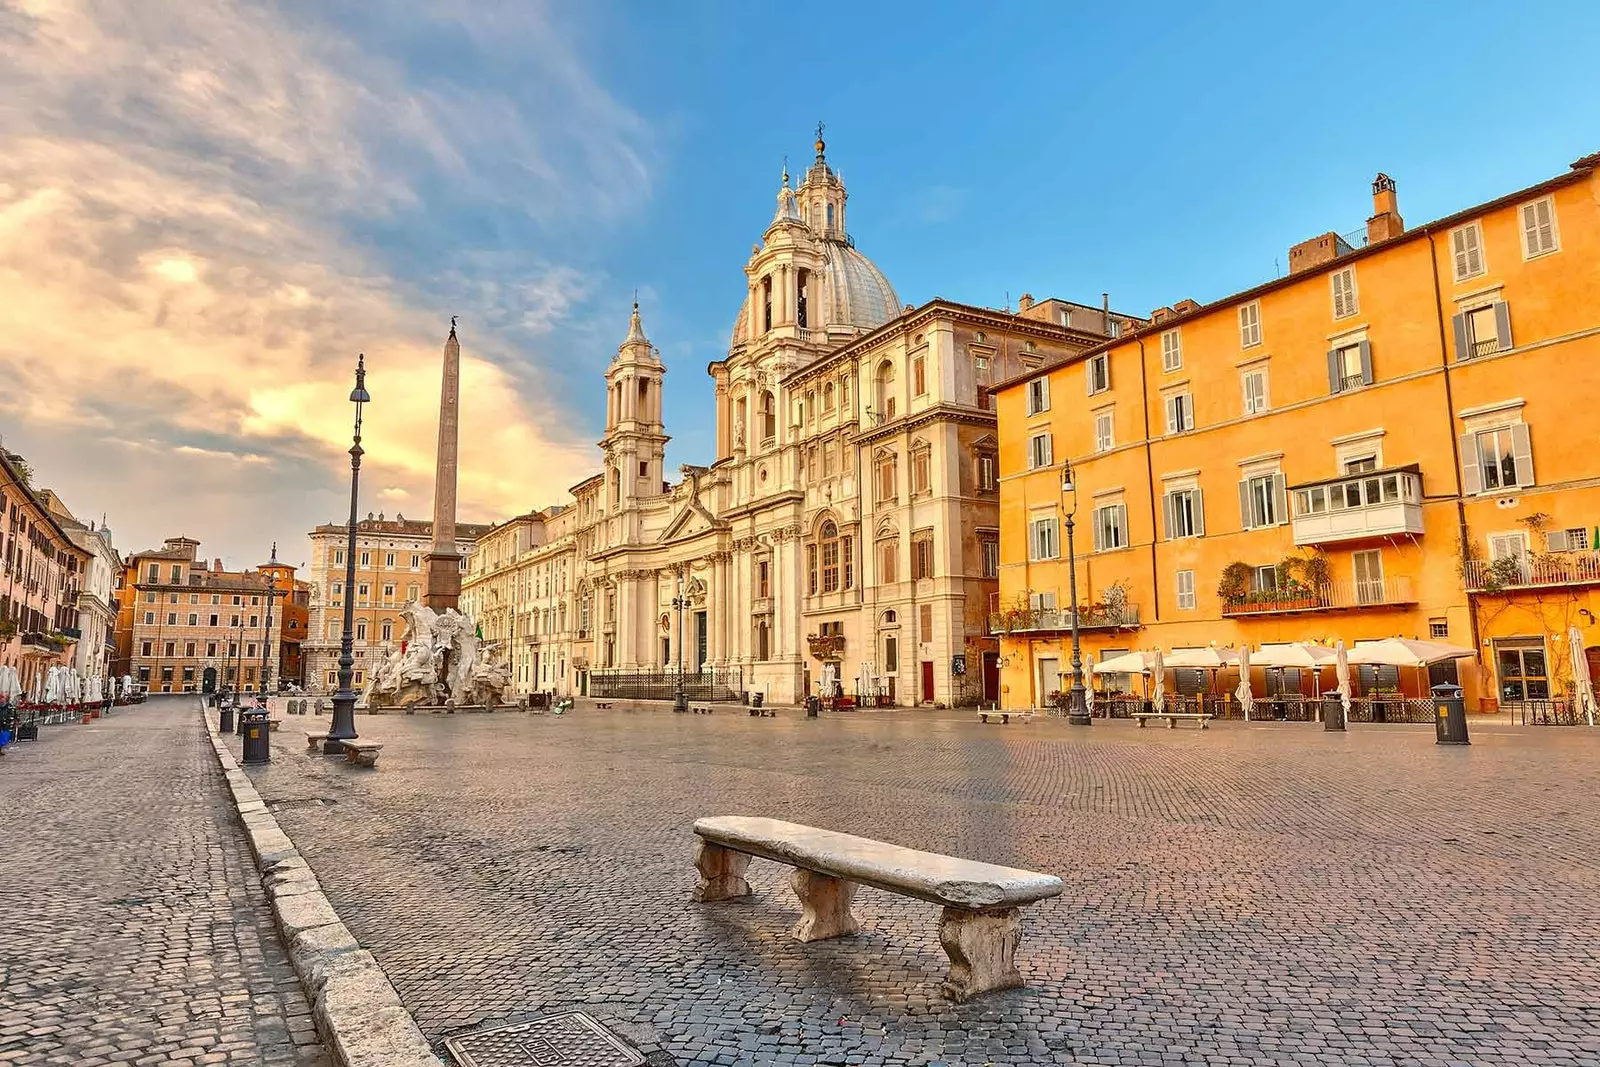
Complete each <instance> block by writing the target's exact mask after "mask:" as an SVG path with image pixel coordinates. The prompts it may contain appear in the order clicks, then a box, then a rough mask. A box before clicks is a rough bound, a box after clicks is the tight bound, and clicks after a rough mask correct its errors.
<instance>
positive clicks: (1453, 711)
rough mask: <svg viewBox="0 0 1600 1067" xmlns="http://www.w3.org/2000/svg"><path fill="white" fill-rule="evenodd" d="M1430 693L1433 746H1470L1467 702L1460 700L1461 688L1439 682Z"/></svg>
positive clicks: (1453, 684) (1449, 683) (1452, 683)
mask: <svg viewBox="0 0 1600 1067" xmlns="http://www.w3.org/2000/svg"><path fill="white" fill-rule="evenodd" d="M1432 693H1433V711H1434V718H1433V728H1434V744H1436V745H1470V744H1472V742H1471V741H1470V740H1469V739H1468V738H1467V702H1466V701H1465V700H1464V699H1462V696H1461V687H1460V686H1459V685H1456V684H1455V683H1454V682H1440V683H1439V684H1438V685H1436V686H1434V687H1433V689H1432Z"/></svg>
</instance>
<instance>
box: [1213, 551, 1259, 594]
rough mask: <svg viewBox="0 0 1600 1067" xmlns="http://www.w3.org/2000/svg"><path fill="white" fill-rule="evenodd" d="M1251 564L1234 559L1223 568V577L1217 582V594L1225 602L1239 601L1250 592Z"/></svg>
mask: <svg viewBox="0 0 1600 1067" xmlns="http://www.w3.org/2000/svg"><path fill="white" fill-rule="evenodd" d="M1251 574H1252V571H1251V569H1250V564H1248V563H1245V562H1244V561H1242V560H1234V561H1233V562H1232V563H1230V564H1228V565H1227V566H1226V567H1224V568H1222V578H1221V580H1220V581H1219V582H1218V583H1217V596H1219V597H1221V598H1222V599H1223V600H1224V601H1225V602H1228V603H1237V602H1239V601H1241V600H1243V599H1244V598H1245V596H1246V595H1248V594H1249V592H1250V577H1251Z"/></svg>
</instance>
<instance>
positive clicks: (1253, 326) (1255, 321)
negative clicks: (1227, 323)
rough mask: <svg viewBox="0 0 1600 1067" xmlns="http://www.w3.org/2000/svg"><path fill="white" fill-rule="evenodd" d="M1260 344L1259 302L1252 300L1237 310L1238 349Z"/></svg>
mask: <svg viewBox="0 0 1600 1067" xmlns="http://www.w3.org/2000/svg"><path fill="white" fill-rule="evenodd" d="M1260 343H1261V302H1260V301H1257V300H1252V301H1251V302H1250V303H1248V304H1246V305H1244V307H1242V308H1240V309H1239V347H1240V348H1251V347H1254V346H1255V345H1258V344H1260Z"/></svg>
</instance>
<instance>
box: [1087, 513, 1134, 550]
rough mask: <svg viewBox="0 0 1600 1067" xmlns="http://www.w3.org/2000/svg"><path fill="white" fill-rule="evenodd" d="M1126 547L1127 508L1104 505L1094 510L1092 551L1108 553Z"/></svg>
mask: <svg viewBox="0 0 1600 1067" xmlns="http://www.w3.org/2000/svg"><path fill="white" fill-rule="evenodd" d="M1127 547H1128V507H1127V505H1126V504H1106V505H1103V506H1101V507H1098V508H1095V509H1094V550H1095V551H1096V552H1109V551H1110V550H1112V549H1114V548H1127Z"/></svg>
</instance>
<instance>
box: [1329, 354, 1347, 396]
mask: <svg viewBox="0 0 1600 1067" xmlns="http://www.w3.org/2000/svg"><path fill="white" fill-rule="evenodd" d="M1342 369H1343V368H1342V367H1341V366H1340V363H1339V350H1338V349H1337V348H1330V349H1328V392H1329V393H1337V392H1338V391H1339V386H1340V385H1341V384H1343V382H1344V375H1343V374H1342V373H1340V372H1341V370H1342Z"/></svg>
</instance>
